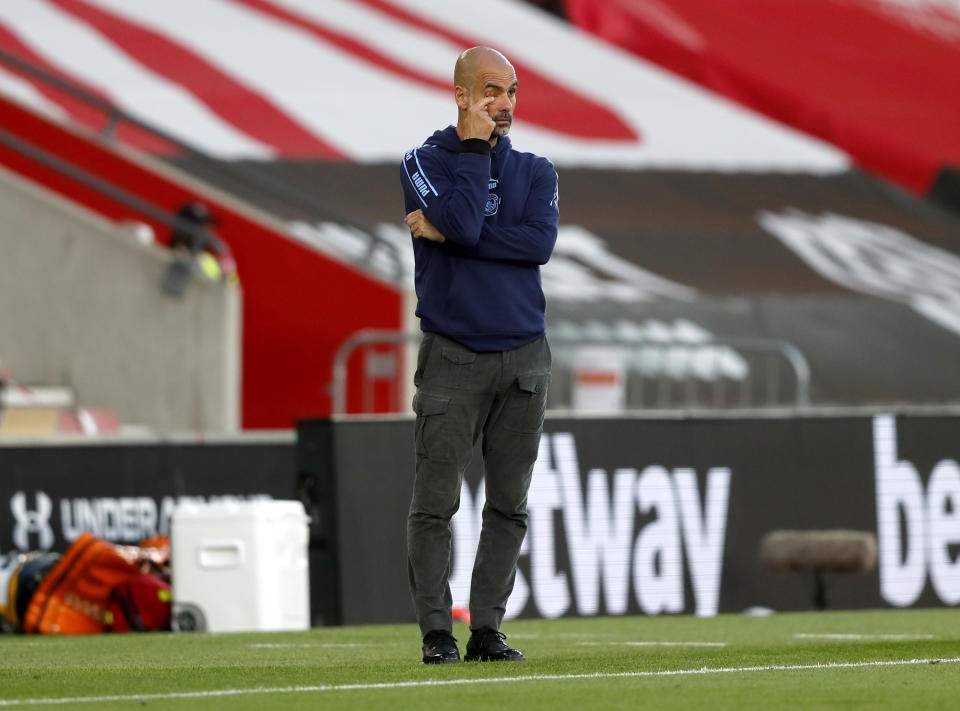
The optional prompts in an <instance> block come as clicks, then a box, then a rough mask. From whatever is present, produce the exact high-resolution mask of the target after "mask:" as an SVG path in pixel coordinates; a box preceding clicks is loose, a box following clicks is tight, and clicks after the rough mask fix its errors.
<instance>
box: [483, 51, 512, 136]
mask: <svg viewBox="0 0 960 711" xmlns="http://www.w3.org/2000/svg"><path fill="white" fill-rule="evenodd" d="M487 96H492V97H493V98H494V100H493V101H492V102H490V104H488V105H487V113H488V114H489V115H490V118H492V119H493V120H494V122H495V123H496V124H497V127H496V128H495V129H494V130H493V135H494V136H497V137H498V138H499V137H500V136H506V135H507V134H508V133H510V126H511V125H512V124H513V111H514V109H515V108H516V107H517V75H516V73H514V71H513V67H511V66H510V65H503V64H494V65H492V66H487V67H480V70H479V71H478V72H477V77H476V81H475V82H474V85H473V100H472V101H473V102H476V101H479V100H480V99H482V98H484V97H487Z"/></svg>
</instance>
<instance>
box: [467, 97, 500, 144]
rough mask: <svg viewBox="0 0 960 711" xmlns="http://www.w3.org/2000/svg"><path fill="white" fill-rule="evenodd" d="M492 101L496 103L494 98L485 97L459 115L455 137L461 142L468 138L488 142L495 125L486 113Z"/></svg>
mask: <svg viewBox="0 0 960 711" xmlns="http://www.w3.org/2000/svg"><path fill="white" fill-rule="evenodd" d="M494 101H496V99H495V98H494V97H492V96H485V97H483V98H482V99H480V101H478V102H477V103H475V104H474V105H473V106H471V107H470V108H469V109H467V110H466V111H465V112H464V113H463V114H461V116H460V120H459V121H458V122H457V135H459V136H460V140H461V141H465V140H467V139H468V138H480V139H482V140H484V141H489V140H490V136H492V135H493V131H494V129H496V127H497V124H496V122H495V121H494V120H493V119H492V118H490V114H489V113H487V107H488V106H489V105H490V104H492V103H493V102H494Z"/></svg>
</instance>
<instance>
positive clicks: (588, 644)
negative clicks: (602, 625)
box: [577, 642, 727, 647]
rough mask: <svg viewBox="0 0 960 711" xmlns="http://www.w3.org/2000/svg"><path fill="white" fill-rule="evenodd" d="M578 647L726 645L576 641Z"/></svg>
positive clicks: (712, 643) (722, 645) (708, 644)
mask: <svg viewBox="0 0 960 711" xmlns="http://www.w3.org/2000/svg"><path fill="white" fill-rule="evenodd" d="M577 645H578V646H580V647H600V646H604V647H606V646H620V647H726V646H727V643H726V642H577Z"/></svg>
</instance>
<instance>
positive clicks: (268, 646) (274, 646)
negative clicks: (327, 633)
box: [247, 642, 373, 649]
mask: <svg viewBox="0 0 960 711" xmlns="http://www.w3.org/2000/svg"><path fill="white" fill-rule="evenodd" d="M247 646H248V647H253V648H254V649H294V648H296V649H305V648H307V647H318V648H324V649H330V648H343V647H351V648H353V647H371V646H373V645H370V644H360V643H359V642H344V643H342V644H338V643H336V642H327V643H324V644H320V643H316V644H313V643H307V644H287V643H277V644H267V643H262V644H248V645H247Z"/></svg>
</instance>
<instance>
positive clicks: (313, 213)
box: [0, 49, 403, 281]
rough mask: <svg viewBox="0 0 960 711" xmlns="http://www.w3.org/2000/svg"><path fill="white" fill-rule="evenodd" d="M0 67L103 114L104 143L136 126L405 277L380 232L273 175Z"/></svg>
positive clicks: (17, 64)
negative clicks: (339, 230) (353, 236)
mask: <svg viewBox="0 0 960 711" xmlns="http://www.w3.org/2000/svg"><path fill="white" fill-rule="evenodd" d="M0 64H6V65H7V66H9V67H13V68H14V69H16V70H18V71H20V72H22V73H24V74H27V75H29V76H31V77H33V78H34V79H37V80H39V81H42V82H44V83H45V84H47V85H48V86H52V87H54V88H56V89H57V90H59V91H63V92H65V93H67V94H69V95H70V96H72V97H74V98H75V99H78V100H80V101H82V102H84V103H85V104H87V105H88V106H91V107H93V108H95V109H98V110H99V111H101V112H103V113H104V116H105V119H106V121H105V124H104V126H103V128H102V129H100V131H99V133H98V135H99V137H100V138H101V139H103V140H105V141H108V142H117V128H118V127H119V126H120V124H122V123H127V124H130V125H131V126H136V127H137V128H139V129H141V130H142V131H146V132H147V133H150V134H152V135H153V136H155V137H157V138H160V139H162V140H164V141H166V142H168V143H170V144H172V145H174V146H176V147H177V148H179V149H180V150H182V151H184V152H185V153H187V154H188V155H189V156H190V157H192V158H195V159H197V160H199V161H201V162H202V163H203V164H204V166H205V168H206V169H207V170H209V171H210V173H211V174H219V175H221V176H223V177H225V178H226V179H227V180H234V181H237V182H238V183H240V184H243V185H246V186H248V187H251V188H253V189H255V190H257V191H259V192H261V193H263V194H266V195H269V196H270V197H271V198H272V199H273V200H275V201H276V202H277V203H280V204H283V205H286V206H288V207H291V208H293V209H295V210H297V211H300V212H301V213H303V214H306V215H308V216H309V217H310V219H314V220H318V221H330V222H337V223H340V224H343V225H349V226H351V227H354V228H356V229H357V230H359V231H360V232H362V233H363V234H365V235H367V236H368V237H369V239H370V242H369V247H368V249H367V251H366V253H365V254H364V255H363V256H361V257H359V258H357V259H356V260H354V262H353V263H354V264H355V265H357V266H363V267H366V266H367V265H368V264H369V263H370V262H371V261H372V259H373V257H374V255H375V254H376V253H377V252H378V251H379V250H383V251H384V252H385V253H386V254H387V255H388V258H389V259H390V260H391V262H392V263H393V265H394V269H393V274H392V276H393V278H394V280H396V281H399V280H400V278H401V277H402V276H403V262H402V260H401V257H400V254H399V251H398V249H397V247H396V245H394V244H393V243H391V242H390V241H389V240H386V239H384V238H383V237H382V236H380V235H379V234H377V232H376V231H375V230H374V229H372V228H371V227H370V226H368V225H363V224H360V223H358V222H356V221H355V220H350V219H347V218H345V217H344V216H343V215H340V214H339V213H337V212H336V211H335V210H332V209H330V208H328V207H326V206H324V205H322V204H321V203H320V200H319V199H318V197H317V196H316V195H308V194H307V193H305V192H303V191H301V190H299V189H298V188H297V187H295V186H293V185H291V184H290V183H287V182H284V181H282V180H278V179H277V178H275V177H273V176H272V175H269V174H267V173H264V172H261V171H258V170H255V169H253V168H251V167H250V166H248V165H244V164H243V163H237V162H224V161H220V160H217V159H216V158H214V157H213V156H211V155H210V154H208V153H206V152H205V151H203V150H201V149H200V148H197V147H196V146H194V145H192V144H190V143H188V142H185V141H184V140H182V139H180V138H178V137H176V136H174V135H172V134H170V133H168V132H167V131H165V130H163V129H162V128H159V127H158V126H156V125H154V124H152V123H150V122H148V121H144V120H143V119H140V118H137V117H136V116H133V115H132V114H130V113H128V112H126V111H124V110H123V109H122V108H120V107H119V106H116V105H115V104H112V103H110V102H109V101H106V100H104V99H102V98H101V97H99V96H96V95H94V94H91V93H90V92H88V91H86V90H85V89H83V88H82V87H79V86H77V85H75V84H73V83H71V82H69V81H66V80H64V79H62V78H61V77H58V76H56V75H55V74H51V73H50V72H48V71H46V70H45V69H42V68H40V67H37V66H35V65H33V64H32V63H31V62H28V61H26V60H24V59H23V58H22V57H18V56H17V55H15V54H11V53H10V52H7V51H5V50H2V49H0Z"/></svg>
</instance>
